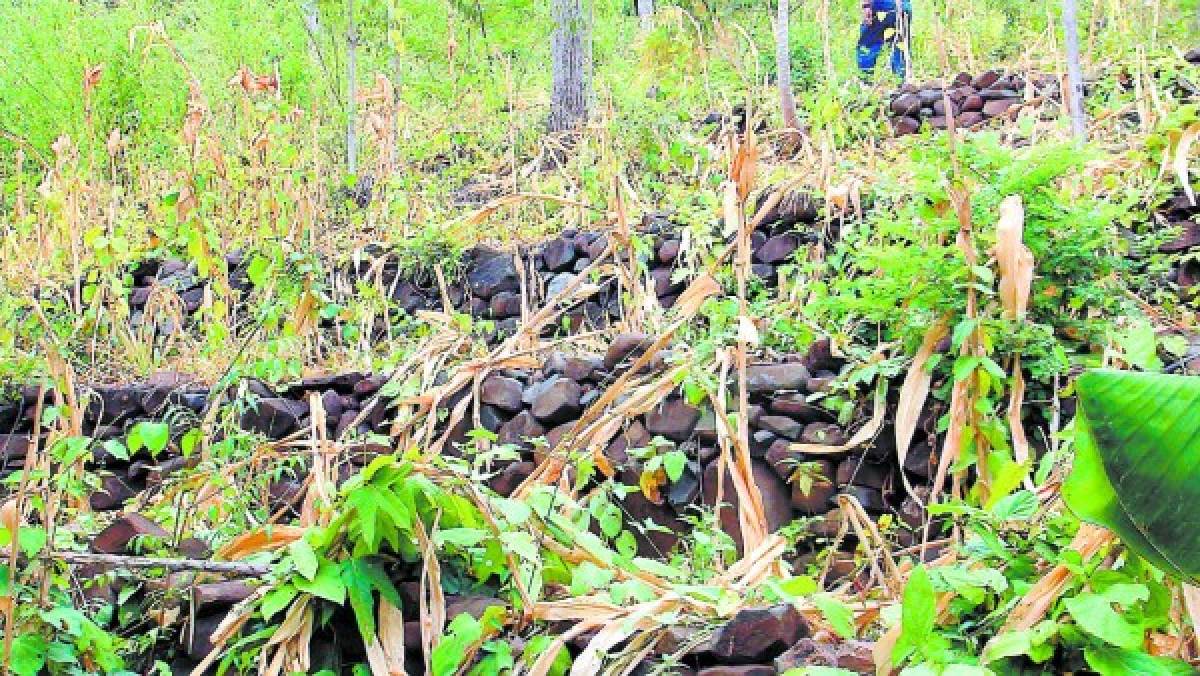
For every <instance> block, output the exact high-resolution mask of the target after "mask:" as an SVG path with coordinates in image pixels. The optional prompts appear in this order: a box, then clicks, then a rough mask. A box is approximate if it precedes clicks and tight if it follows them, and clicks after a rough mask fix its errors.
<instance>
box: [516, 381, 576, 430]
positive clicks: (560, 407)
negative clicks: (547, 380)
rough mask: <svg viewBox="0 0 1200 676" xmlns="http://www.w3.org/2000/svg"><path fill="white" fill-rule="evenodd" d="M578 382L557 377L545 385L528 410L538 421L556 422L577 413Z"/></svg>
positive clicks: (564, 420)
mask: <svg viewBox="0 0 1200 676" xmlns="http://www.w3.org/2000/svg"><path fill="white" fill-rule="evenodd" d="M582 394H583V390H582V389H581V388H580V387H579V383H577V382H575V381H573V380H567V379H566V378H559V379H558V380H555V381H554V382H553V383H551V384H550V385H549V386H548V387H546V388H545V389H544V390H543V391H542V392H541V393H540V394H538V396H537V398H535V399H534V400H533V403H532V404H531V405H530V409H529V410H530V412H531V413H533V417H535V418H537V419H538V421H539V422H542V423H550V424H558V423H562V422H566V421H567V420H570V419H571V418H573V417H574V416H577V415H579V411H580V406H579V397H580V396H581V395H582Z"/></svg>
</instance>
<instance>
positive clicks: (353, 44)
mask: <svg viewBox="0 0 1200 676" xmlns="http://www.w3.org/2000/svg"><path fill="white" fill-rule="evenodd" d="M357 78H358V31H357V29H356V28H355V26H354V0H346V88H347V93H346V96H347V101H346V170H347V171H348V172H349V173H350V175H351V176H354V175H355V174H357V173H358V132H357V130H356V129H355V128H354V123H355V119H354V118H355V117H356V116H357V115H358V105H357V103H356V102H355V99H356V98H358V80H357Z"/></svg>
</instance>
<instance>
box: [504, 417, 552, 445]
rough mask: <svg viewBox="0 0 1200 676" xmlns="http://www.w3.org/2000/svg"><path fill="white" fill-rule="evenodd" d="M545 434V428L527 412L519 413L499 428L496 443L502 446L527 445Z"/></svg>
mask: <svg viewBox="0 0 1200 676" xmlns="http://www.w3.org/2000/svg"><path fill="white" fill-rule="evenodd" d="M545 434H546V428H545V427H542V425H541V424H540V423H539V422H538V421H537V420H536V419H534V417H533V414H532V413H530V412H529V411H521V412H520V413H518V414H517V415H516V416H514V417H513V419H512V420H509V421H508V422H506V423H504V424H503V425H501V426H500V431H499V432H498V433H497V441H499V442H500V443H502V444H516V445H528V443H529V440H531V439H536V438H538V437H540V436H543V435H545Z"/></svg>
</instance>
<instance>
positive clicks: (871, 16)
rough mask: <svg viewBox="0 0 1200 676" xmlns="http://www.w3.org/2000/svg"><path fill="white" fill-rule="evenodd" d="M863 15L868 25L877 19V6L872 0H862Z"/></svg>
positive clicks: (864, 21)
mask: <svg viewBox="0 0 1200 676" xmlns="http://www.w3.org/2000/svg"><path fill="white" fill-rule="evenodd" d="M862 17H863V23H864V24H866V25H868V26H869V25H871V22H873V21H874V20H875V8H874V3H873V2H872V0H862Z"/></svg>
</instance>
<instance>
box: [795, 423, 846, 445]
mask: <svg viewBox="0 0 1200 676" xmlns="http://www.w3.org/2000/svg"><path fill="white" fill-rule="evenodd" d="M800 441H802V442H803V443H806V444H823V445H825V446H840V445H842V444H844V443H846V433H845V432H844V431H842V428H840V427H838V426H837V425H835V424H833V423H822V422H817V423H811V424H809V425H807V426H805V428H804V434H802V435H800Z"/></svg>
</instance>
